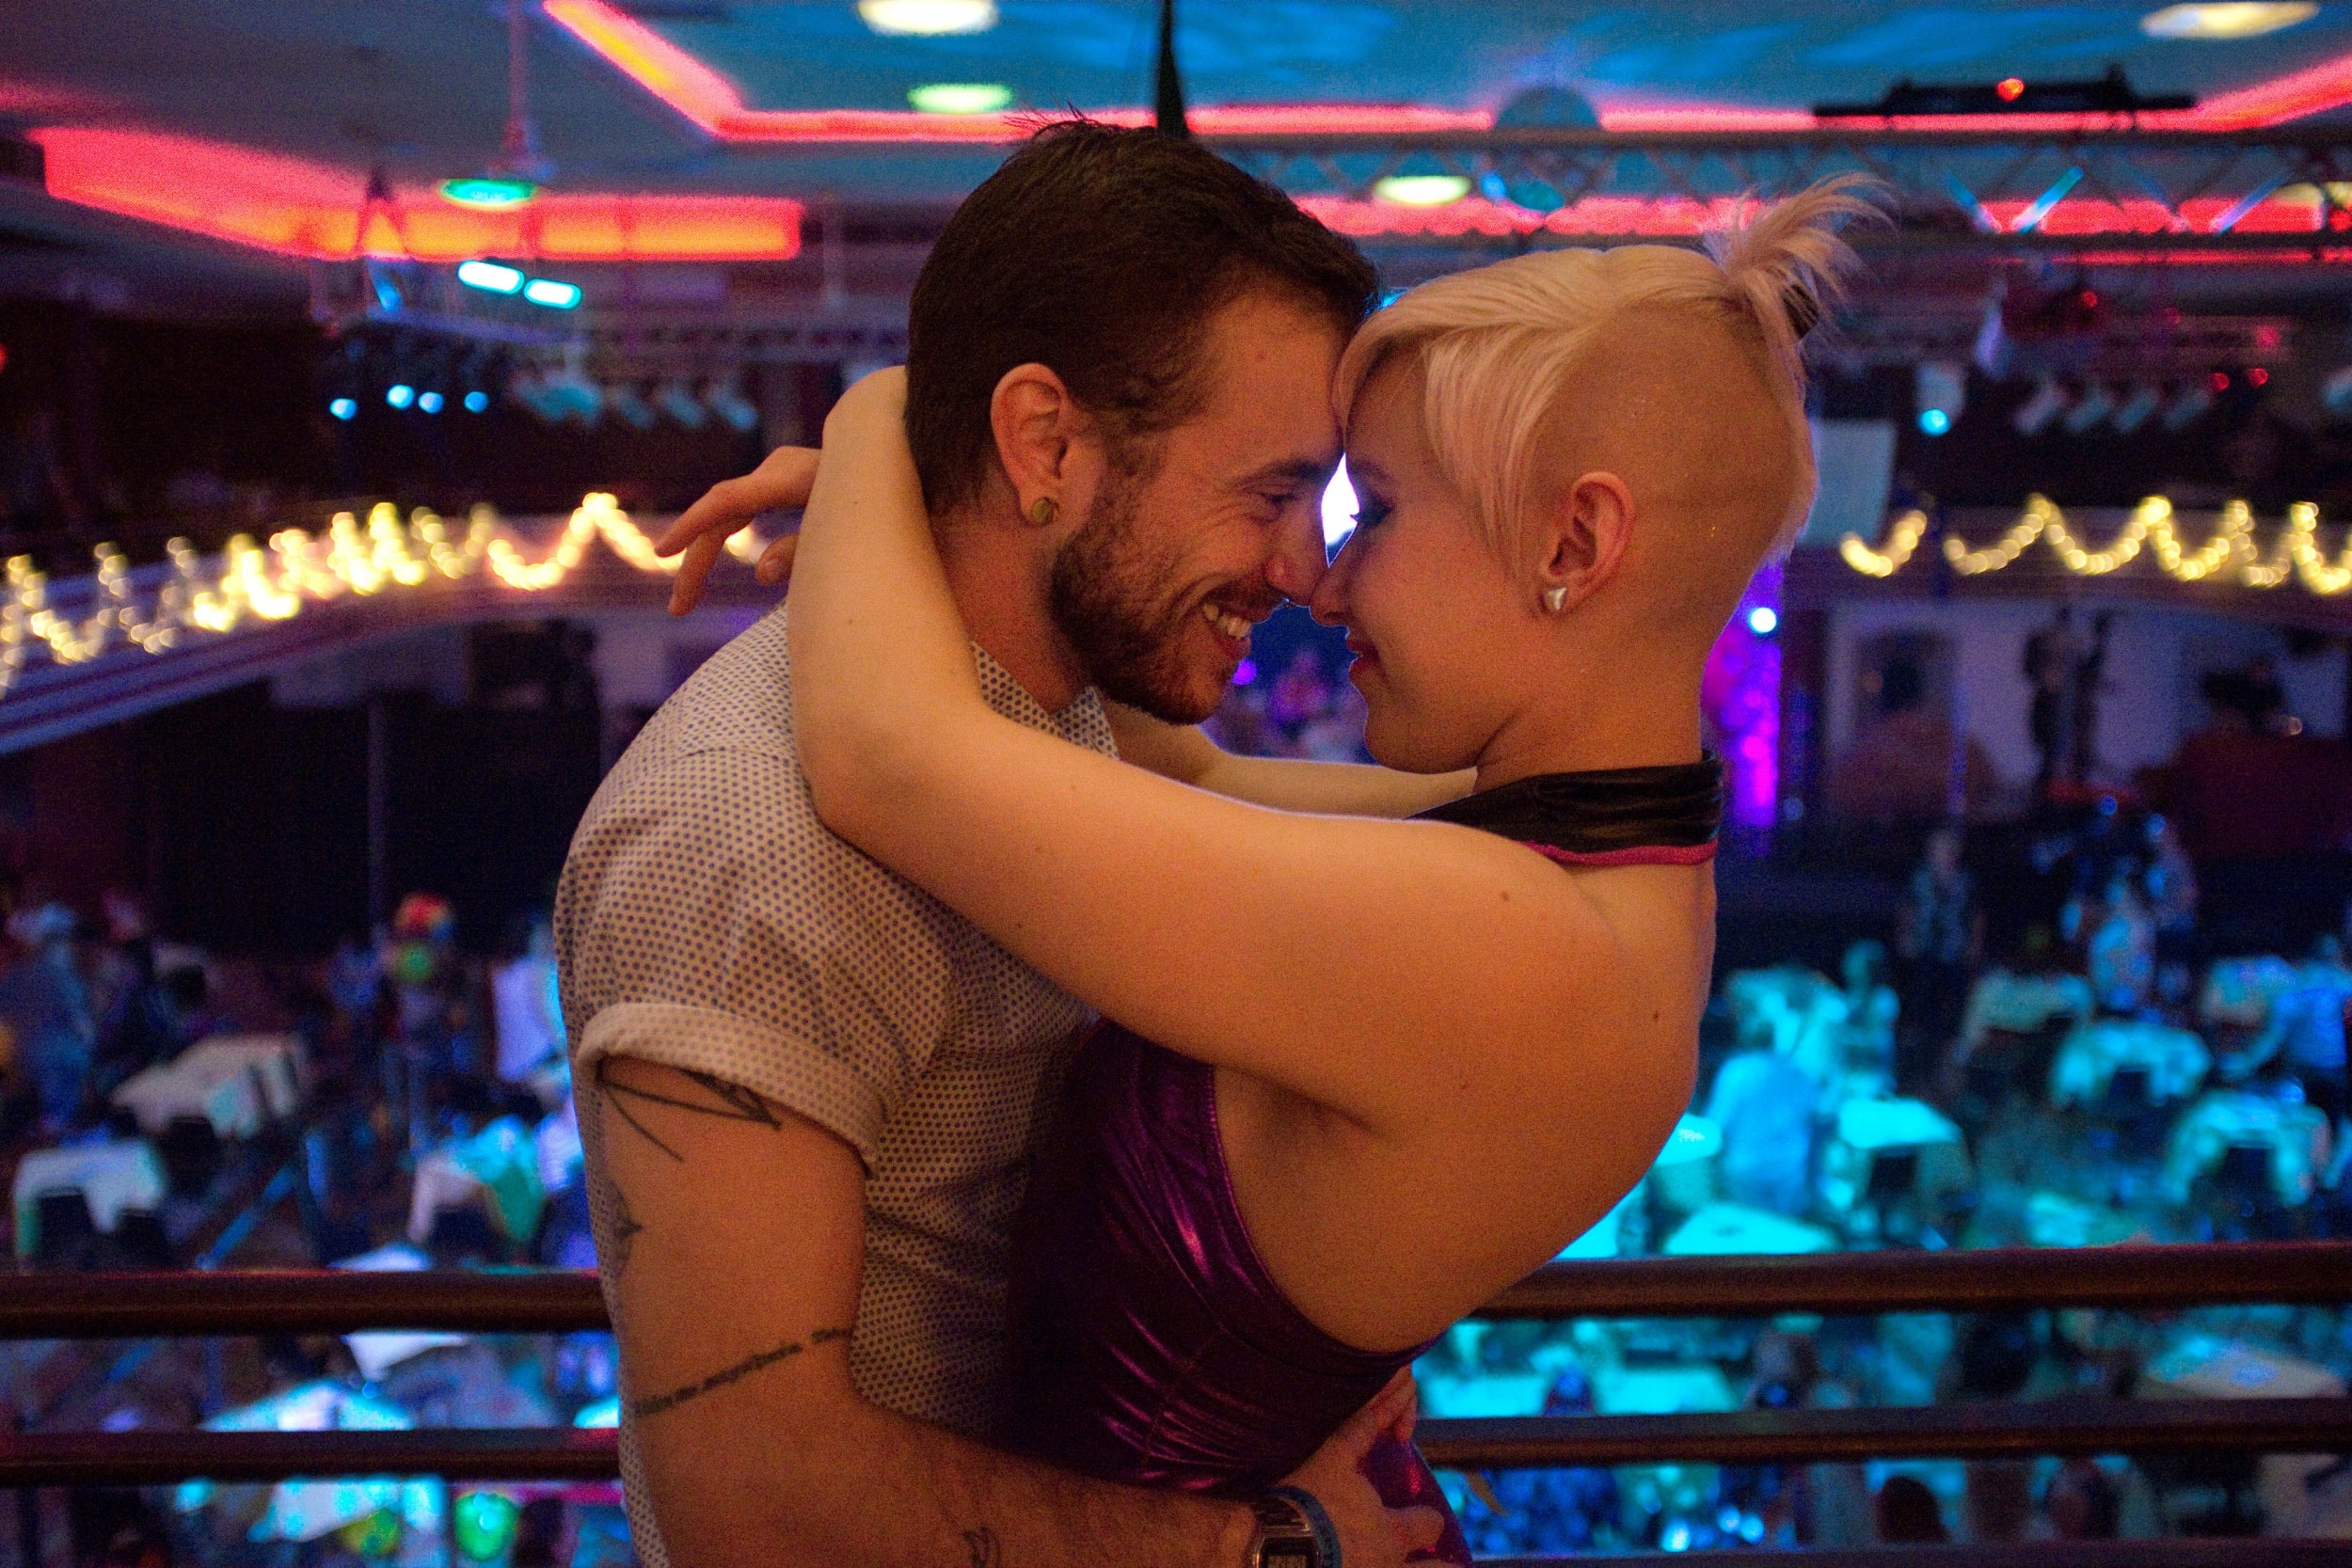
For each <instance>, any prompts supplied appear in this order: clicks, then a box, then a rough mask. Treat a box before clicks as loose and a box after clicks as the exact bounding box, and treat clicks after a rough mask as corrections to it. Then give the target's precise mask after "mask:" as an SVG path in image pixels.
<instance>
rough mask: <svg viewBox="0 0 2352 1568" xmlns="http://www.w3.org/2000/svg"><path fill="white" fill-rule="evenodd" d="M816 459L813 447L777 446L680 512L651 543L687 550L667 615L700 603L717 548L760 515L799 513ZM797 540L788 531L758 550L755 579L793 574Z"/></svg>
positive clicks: (669, 550) (667, 550)
mask: <svg viewBox="0 0 2352 1568" xmlns="http://www.w3.org/2000/svg"><path fill="white" fill-rule="evenodd" d="M817 457H818V454H817V450H816V449H815V448H814V447H778V448H777V449H776V450H775V451H771V452H770V453H769V454H768V456H767V459H766V460H765V461H764V462H762V463H761V464H760V465H759V467H756V468H754V469H753V470H752V471H751V472H750V473H747V474H743V475H740V476H739V477H737V478H735V479H723V480H721V481H720V482H719V483H716V484H714V485H712V486H711V487H710V488H709V489H707V490H706V491H704V492H703V493H702V497H701V499H698V500H696V501H695V502H694V504H693V505H691V506H690V507H688V508H687V509H686V510H685V511H683V512H681V513H679V514H678V515H677V521H675V522H674V523H672V524H671V525H670V526H669V528H667V529H666V530H664V531H663V532H662V535H661V537H660V538H659V539H657V540H655V541H654V546H653V547H654V553H655V554H657V555H665V556H667V555H675V554H677V553H678V552H679V551H680V550H683V551H685V552H686V559H685V560H684V561H681V562H678V573H677V581H676V583H675V585H673V586H672V588H671V590H670V613H671V614H673V615H684V614H686V613H687V612H688V611H690V610H692V609H693V608H694V607H695V606H696V605H698V604H700V603H702V597H703V589H704V588H705V587H706V586H707V584H708V583H709V580H710V570H711V568H712V567H714V566H716V565H717V564H718V563H719V554H720V552H721V551H723V550H724V549H725V548H726V547H727V541H728V540H729V539H731V538H733V537H734V536H735V535H737V534H739V533H740V532H742V531H744V530H745V529H747V528H749V527H751V526H752V523H753V521H754V519H755V518H757V517H758V516H759V515H760V514H761V513H763V512H798V511H799V510H800V509H801V508H802V507H803V506H806V505H807V504H808V493H809V491H810V489H811V488H813V487H814V486H815V484H816V483H817ZM800 542H801V536H800V535H799V534H797V533H787V534H785V535H783V536H782V537H780V538H778V539H776V540H774V541H773V542H771V544H770V545H769V546H768V547H767V549H765V550H763V551H762V552H760V557H759V561H758V562H757V564H756V566H755V568H754V569H755V571H756V572H757V573H758V576H759V580H760V581H762V582H764V583H767V584H769V585H770V586H771V587H772V586H773V585H775V584H777V583H780V582H783V581H784V580H786V579H787V578H789V577H791V575H792V555H793V552H794V550H795V549H797V548H798V547H799V545H800Z"/></svg>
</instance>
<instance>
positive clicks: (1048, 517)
mask: <svg viewBox="0 0 2352 1568" xmlns="http://www.w3.org/2000/svg"><path fill="white" fill-rule="evenodd" d="M1060 515H1061V502H1059V501H1057V500H1056V499H1054V498H1053V497H1051V496H1040V497H1038V499H1035V500H1033V501H1031V502H1030V503H1029V521H1030V522H1032V523H1034V524H1036V525H1037V526H1038V527H1039V528H1052V527H1053V526H1054V519H1055V518H1057V517H1058V516H1060Z"/></svg>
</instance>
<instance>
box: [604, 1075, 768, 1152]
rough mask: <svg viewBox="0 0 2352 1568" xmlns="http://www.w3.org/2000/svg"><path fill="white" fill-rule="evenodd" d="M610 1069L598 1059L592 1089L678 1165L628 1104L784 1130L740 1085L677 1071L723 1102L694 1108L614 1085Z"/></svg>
mask: <svg viewBox="0 0 2352 1568" xmlns="http://www.w3.org/2000/svg"><path fill="white" fill-rule="evenodd" d="M611 1066H612V1057H610V1056H600V1057H598V1058H597V1059H596V1087H597V1088H599V1089H601V1090H603V1091H604V1092H605V1093H606V1094H608V1095H610V1096H612V1109H613V1111H614V1112H615V1113H617V1114H618V1115H619V1117H620V1118H621V1119H622V1120H623V1121H625V1122H627V1123H628V1125H629V1126H630V1127H631V1128H632V1129H634V1130H635V1132H637V1135H638V1136H640V1137H642V1138H644V1140H645V1141H646V1142H647V1143H649V1144H651V1145H653V1146H654V1148H658V1149H660V1150H661V1152H662V1153H664V1154H667V1155H668V1156H669V1157H670V1158H671V1159H673V1160H675V1161H677V1162H678V1163H679V1164H685V1163H686V1156H685V1155H683V1154H680V1153H679V1152H678V1151H677V1150H676V1149H675V1148H671V1147H670V1146H669V1145H668V1144H667V1143H664V1142H663V1141H662V1140H661V1138H660V1136H659V1135H658V1134H656V1133H655V1132H654V1131H653V1129H651V1128H649V1127H647V1126H646V1125H645V1124H644V1122H642V1121H640V1120H638V1119H637V1117H636V1116H635V1115H634V1114H633V1113H631V1112H630V1110H629V1108H628V1101H632V1100H637V1101H644V1102H645V1103H647V1104H650V1105H667V1106H670V1107H672V1108H673V1109H675V1110H680V1111H691V1112H692V1113H693V1114H694V1115H695V1116H698V1117H719V1118H720V1119H721V1120H723V1121H748V1122H752V1123H754V1124H755V1125H757V1126H760V1127H769V1128H778V1129H781V1128H782V1127H783V1126H784V1123H783V1122H781V1121H779V1120H777V1119H776V1114H775V1113H774V1112H773V1111H771V1110H770V1109H769V1108H768V1102H767V1101H764V1100H762V1099H760V1098H759V1096H758V1095H757V1094H756V1093H755V1092H754V1091H752V1090H750V1089H747V1088H745V1087H743V1085H740V1084H730V1083H728V1082H727V1081H726V1080H725V1079H723V1078H716V1077H713V1076H712V1075H710V1074H709V1073H707V1072H695V1071H693V1070H691V1069H685V1068H681V1069H678V1070H679V1071H681V1072H684V1073H685V1074H686V1076H687V1077H689V1078H691V1079H692V1080H693V1081H694V1082H695V1083H697V1084H699V1085H702V1086H703V1087H704V1088H706V1089H707V1090H709V1091H710V1093H711V1094H712V1095H714V1096H716V1097H717V1098H718V1099H719V1100H720V1101H723V1103H722V1104H719V1105H708V1104H697V1103H695V1102H694V1101H691V1100H679V1099H677V1098H676V1097H675V1096H674V1095H666V1094H655V1093H652V1092H651V1091H649V1090H645V1089H640V1088H634V1087H632V1086H630V1085H627V1084H620V1083H615V1082H614V1081H613V1079H612V1075H611V1074H610V1073H609V1072H608V1071H606V1069H608V1068H610V1067H611Z"/></svg>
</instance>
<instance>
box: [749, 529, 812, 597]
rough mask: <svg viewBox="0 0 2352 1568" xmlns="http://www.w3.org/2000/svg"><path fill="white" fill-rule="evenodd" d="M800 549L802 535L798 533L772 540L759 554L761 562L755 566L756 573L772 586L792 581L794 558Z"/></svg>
mask: <svg viewBox="0 0 2352 1568" xmlns="http://www.w3.org/2000/svg"><path fill="white" fill-rule="evenodd" d="M800 550H801V536H800V535H799V534H797V533H787V534H785V535H783V536H782V537H781V538H777V539H771V540H770V541H769V542H768V547H767V548H766V549H764V550H762V551H761V552H760V554H759V564H758V565H757V566H756V567H755V568H754V572H755V575H756V576H757V577H758V578H759V580H760V581H762V582H764V583H766V584H768V585H769V586H770V587H771V588H772V587H774V586H775V585H776V584H777V583H780V582H788V581H790V580H791V578H792V558H793V557H794V556H796V555H798V554H799V553H800Z"/></svg>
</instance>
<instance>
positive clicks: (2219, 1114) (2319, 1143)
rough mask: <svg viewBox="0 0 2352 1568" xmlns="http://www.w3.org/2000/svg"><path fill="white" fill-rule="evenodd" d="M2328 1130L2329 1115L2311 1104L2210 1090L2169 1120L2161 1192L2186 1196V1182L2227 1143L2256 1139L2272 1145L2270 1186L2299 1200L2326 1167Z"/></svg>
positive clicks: (2283, 1197)
mask: <svg viewBox="0 0 2352 1568" xmlns="http://www.w3.org/2000/svg"><path fill="white" fill-rule="evenodd" d="M2330 1136H2331V1130H2330V1129H2329V1127H2328V1118H2327V1117H2326V1116H2324V1115H2322V1114H2321V1113H2320V1112H2319V1111H2318V1110H2316V1109H2314V1108H2313V1107H2312V1106H2309V1105H2298V1104H2289V1103H2287V1102H2285V1101H2278V1100H2272V1099H2270V1098H2269V1097H2268V1096H2266V1095H2259V1094H2248V1093H2243V1092H2240V1091H2236V1090H2223V1091H2219V1092H2217V1093H2214V1094H2209V1095H2207V1096H2205V1098H2204V1099H2202V1100H2201V1101H2198V1102H2197V1103H2196V1104H2195V1105H2192V1106H2190V1107H2189V1109H2188V1113H2187V1114H2186V1115H2185V1116H2184V1117H2181V1119H2180V1121H2179V1122H2178V1123H2176V1124H2175V1125H2174V1126H2173V1129H2172V1136H2171V1138H2170V1140H2169V1143H2168V1144H2167V1145H2166V1148H2165V1154H2164V1186H2165V1196H2168V1197H2169V1198H2170V1199H2171V1200H2172V1201H2173V1202H2175V1203H2185V1202H2187V1201H2188V1194H2189V1186H2190V1184H2191V1183H2192V1182H2194V1181H2195V1180H2197V1179H2198V1178H2199V1177H2200V1176H2202V1175H2204V1174H2205V1172H2207V1171H2209V1170H2211V1169H2213V1168H2214V1166H2216V1165H2217V1164H2220V1163H2221V1157H2222V1154H2223V1153H2224V1152H2225V1151H2226V1150H2227V1149H2228V1148H2230V1146H2231V1145H2233V1144H2259V1145H2261V1146H2262V1147H2263V1148H2267V1149H2268V1150H2269V1151H2270V1183H2271V1188H2272V1190H2273V1191H2275V1192H2276V1193H2277V1194H2278V1195H2279V1197H2280V1201H2282V1202H2286V1203H2300V1202H2302V1201H2303V1200H2304V1199H2305V1198H2307V1197H2309V1196H2312V1185H2313V1183H2314V1182H2316V1181H2317V1180H2318V1173H2319V1172H2321V1171H2324V1170H2326V1169H2327V1168H2328V1156H2329V1154H2330V1153H2331V1152H2332V1149H2331V1148H2330V1145H2329V1138H2330Z"/></svg>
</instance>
